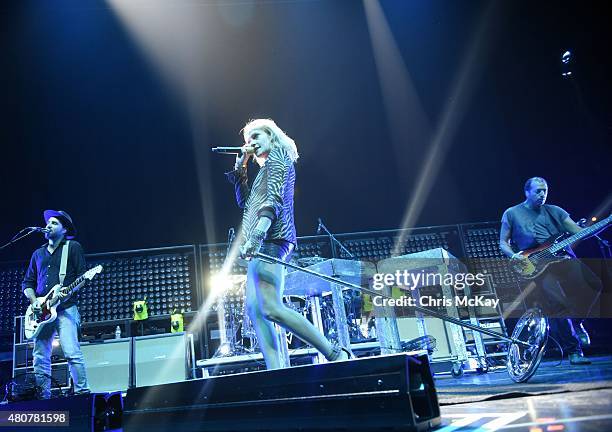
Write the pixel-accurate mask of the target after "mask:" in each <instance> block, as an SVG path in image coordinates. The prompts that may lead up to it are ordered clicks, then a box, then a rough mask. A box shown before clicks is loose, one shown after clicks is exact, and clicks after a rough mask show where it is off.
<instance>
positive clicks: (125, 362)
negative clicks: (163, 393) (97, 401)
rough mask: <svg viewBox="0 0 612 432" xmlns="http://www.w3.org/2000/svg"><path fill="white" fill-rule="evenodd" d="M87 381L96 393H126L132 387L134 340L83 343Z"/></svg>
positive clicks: (82, 349)
mask: <svg viewBox="0 0 612 432" xmlns="http://www.w3.org/2000/svg"><path fill="white" fill-rule="evenodd" d="M81 351H82V352H83V356H84V357H85V367H86V369H87V381H88V383H89V388H90V389H91V391H92V392H94V393H103V392H114V391H126V390H127V389H128V387H129V386H130V359H131V357H132V339H131V338H126V339H110V340H107V341H105V342H102V343H83V344H81Z"/></svg>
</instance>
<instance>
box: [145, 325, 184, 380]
mask: <svg viewBox="0 0 612 432" xmlns="http://www.w3.org/2000/svg"><path fill="white" fill-rule="evenodd" d="M133 349H134V385H135V386H136V387H142V386H151V385H157V384H166V383H172V382H178V381H185V380H186V379H189V378H190V377H191V376H192V374H191V370H192V368H193V367H194V365H195V354H194V350H193V335H192V334H188V333H170V334H163V335H152V336H139V337H135V338H134V348H133Z"/></svg>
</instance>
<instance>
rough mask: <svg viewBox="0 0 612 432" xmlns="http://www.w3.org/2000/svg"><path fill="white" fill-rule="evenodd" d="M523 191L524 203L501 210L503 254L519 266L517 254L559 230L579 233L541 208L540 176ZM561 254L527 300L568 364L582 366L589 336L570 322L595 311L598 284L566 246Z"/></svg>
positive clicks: (564, 216)
mask: <svg viewBox="0 0 612 432" xmlns="http://www.w3.org/2000/svg"><path fill="white" fill-rule="evenodd" d="M524 192H525V198H526V199H525V201H523V202H522V203H520V204H517V205H515V206H513V207H510V208H508V209H507V210H506V211H505V212H504V214H503V216H502V221H501V231H500V240H499V246H500V248H501V250H502V252H503V253H504V254H505V255H507V256H508V257H510V259H511V261H512V262H514V263H517V264H519V265H520V264H521V261H523V260H526V257H525V255H524V254H521V252H517V251H525V250H527V249H531V248H535V247H537V246H538V245H541V244H543V243H545V242H546V241H547V240H549V239H550V238H551V237H553V236H558V235H560V234H562V233H564V232H567V233H570V234H576V233H578V232H580V231H581V230H582V228H581V227H580V226H578V225H577V224H576V222H574V221H573V220H572V218H571V217H570V216H569V214H568V212H566V211H565V210H563V209H562V208H561V207H558V206H555V205H550V204H545V202H546V197H547V195H548V184H547V182H546V180H544V179H543V178H542V177H532V178H530V179H528V180H527V181H526V182H525V186H524ZM566 252H567V256H568V259H564V260H561V261H559V262H556V263H554V264H550V265H549V266H548V267H547V268H546V270H545V271H544V272H543V273H542V274H540V275H539V276H538V277H537V278H536V279H535V280H534V282H535V286H537V288H536V290H535V291H534V292H532V293H530V295H529V296H528V299H529V302H530V303H532V304H533V303H535V304H537V305H538V306H540V307H541V308H542V309H543V310H544V313H545V314H547V315H550V316H551V318H550V331H551V335H552V336H553V337H554V338H555V339H557V340H558V342H559V344H560V345H561V347H562V349H563V351H564V352H565V353H567V354H568V356H569V360H570V363H571V364H575V365H586V364H590V363H591V362H590V361H589V360H588V359H587V358H586V357H584V355H583V353H582V346H583V345H585V346H586V345H588V344H589V343H590V340H589V336H588V333H587V332H586V330H585V329H584V327H583V325H582V321H580V320H576V321H574V322H572V319H571V318H574V319H577V318H585V317H588V316H589V315H590V314H591V313H592V312H594V311H593V307H594V306H595V304H596V303H597V301H598V297H599V294H600V293H601V291H602V284H601V281H600V280H599V279H598V278H597V276H595V274H594V273H593V272H592V271H591V270H590V269H589V268H588V267H587V266H586V265H585V264H584V263H582V262H581V261H580V260H578V259H576V256H575V254H574V252H573V251H572V250H571V248H569V247H568V248H567V249H566ZM533 286H534V285H533V284H532V287H533ZM528 290H529V289H527V291H528ZM530 306H531V305H530Z"/></svg>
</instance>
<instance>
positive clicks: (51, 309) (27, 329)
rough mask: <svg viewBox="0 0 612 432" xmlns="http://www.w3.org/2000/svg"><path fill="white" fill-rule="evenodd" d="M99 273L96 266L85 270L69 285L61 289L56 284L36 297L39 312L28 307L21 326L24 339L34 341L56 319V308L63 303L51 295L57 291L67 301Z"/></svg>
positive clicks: (99, 269)
mask: <svg viewBox="0 0 612 432" xmlns="http://www.w3.org/2000/svg"><path fill="white" fill-rule="evenodd" d="M101 271H102V266H101V265H97V266H95V267H93V268H91V269H89V270H87V271H86V272H85V273H83V274H82V275H81V276H79V277H78V278H77V279H76V280H75V281H74V282H72V283H71V284H70V285H68V286H65V287H63V286H61V285H60V284H57V285H55V286H54V287H53V288H51V291H49V292H48V293H47V295H46V296H44V297H38V302H39V304H40V312H34V309H33V308H32V305H30V306H28V309H27V310H26V313H25V320H24V321H25V322H24V326H23V327H24V333H25V337H26V338H27V339H34V338H35V337H36V336H38V335H39V334H40V332H41V331H42V329H43V328H44V327H45V326H46V325H47V324H49V323H51V322H53V321H55V318H57V307H58V306H59V305H60V304H62V302H63V300H61V299H59V298H56V299H53V295H54V294H55V293H56V292H57V291H59V292H61V293H62V294H65V295H66V297H64V299H67V298H68V297H69V296H71V295H72V294H73V293H74V292H75V291H76V290H77V287H79V286H80V284H81V283H83V282H84V281H86V280H92V279H93V278H94V277H95V276H96V275H97V274H98V273H100V272H101Z"/></svg>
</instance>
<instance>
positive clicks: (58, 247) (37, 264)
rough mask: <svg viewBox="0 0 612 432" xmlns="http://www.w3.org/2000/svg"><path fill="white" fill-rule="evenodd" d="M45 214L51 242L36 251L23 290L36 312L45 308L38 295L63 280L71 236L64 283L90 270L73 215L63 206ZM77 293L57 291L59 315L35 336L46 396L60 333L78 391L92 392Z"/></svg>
mask: <svg viewBox="0 0 612 432" xmlns="http://www.w3.org/2000/svg"><path fill="white" fill-rule="evenodd" d="M44 218H45V223H46V232H45V238H46V239H47V240H48V243H47V244H46V245H43V246H42V247H40V248H39V249H36V250H35V251H34V253H33V254H32V258H31V259H30V265H29V267H28V269H27V271H26V274H25V277H24V279H23V283H22V287H23V293H24V294H25V296H26V297H27V298H28V300H30V303H31V304H32V308H33V309H34V311H35V312H36V311H40V310H41V305H40V303H39V301H38V299H37V297H42V296H45V295H46V294H48V293H49V291H50V290H51V289H52V288H53V287H54V286H55V285H57V284H59V283H60V268H61V260H62V254H63V253H64V252H63V250H64V247H65V245H66V244H67V241H68V240H70V241H69V245H68V249H67V254H68V255H67V257H68V260H67V265H66V270H65V272H66V274H65V278H64V281H63V284H62V286H67V285H69V284H70V283H72V282H74V281H75V280H76V279H77V278H78V277H79V276H80V275H81V274H82V273H83V272H85V270H86V268H85V255H84V253H83V248H82V247H81V245H80V244H79V242H77V241H74V240H72V239H73V238H74V237H75V235H76V228H75V227H74V224H73V222H72V218H71V217H70V215H68V213H66V212H65V211H61V210H60V211H55V210H46V211H45V212H44ZM78 288H79V287H77V289H78ZM73 297H74V296H73ZM73 297H69V298H66V295H64V294H62V293H60V292H59V290H58V291H57V292H56V293H55V294H54V295H53V300H52V302H57V301H60V302H62V303H61V304H60V305H59V306H58V307H57V318H56V319H55V321H53V322H51V323H48V324H45V326H44V327H43V328H42V329H41V332H40V334H39V335H38V336H37V337H36V338H35V340H34V372H35V373H36V383H37V385H38V386H39V388H40V389H41V395H40V396H41V397H42V398H43V399H49V398H50V397H51V380H50V378H49V377H50V375H51V351H52V342H53V338H54V337H55V334H56V333H58V334H59V341H60V345H61V347H62V350H63V351H64V356H65V358H66V360H67V361H68V365H69V368H70V375H71V376H72V381H73V382H74V391H75V393H89V389H88V385H87V375H86V372H85V363H84V361H83V354H82V353H81V347H80V345H79V338H78V335H79V327H80V324H81V316H80V314H79V311H78V309H77V301H76V299H75V298H73Z"/></svg>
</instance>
